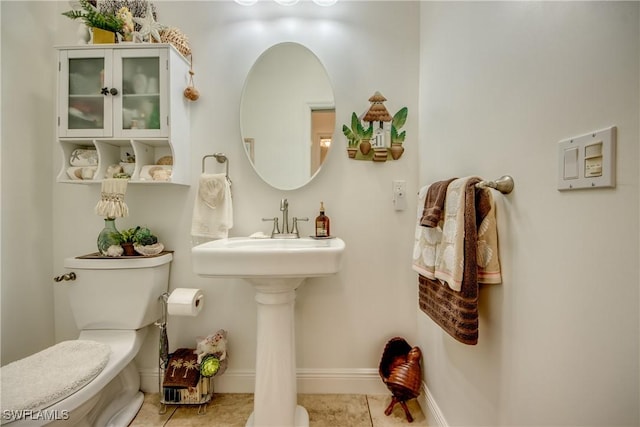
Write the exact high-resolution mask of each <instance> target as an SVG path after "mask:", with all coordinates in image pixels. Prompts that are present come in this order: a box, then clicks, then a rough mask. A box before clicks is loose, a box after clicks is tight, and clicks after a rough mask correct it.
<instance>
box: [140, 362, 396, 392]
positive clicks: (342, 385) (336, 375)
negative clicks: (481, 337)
mask: <svg viewBox="0 0 640 427" xmlns="http://www.w3.org/2000/svg"><path fill="white" fill-rule="evenodd" d="M158 372H159V371H158V369H144V370H141V371H140V389H141V390H142V391H144V392H147V393H157V392H158V390H159V387H158ZM297 377H298V393H308V394H324V393H336V394H386V393H388V390H387V388H386V387H385V385H384V384H383V383H382V380H381V379H380V376H379V374H378V370H377V369H373V368H361V369H357V368H356V369H298V370H297ZM254 385H255V371H254V370H252V369H227V371H226V372H225V373H224V375H222V376H220V378H215V379H214V388H215V391H216V392H218V393H253V389H254Z"/></svg>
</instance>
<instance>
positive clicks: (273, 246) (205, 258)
mask: <svg viewBox="0 0 640 427" xmlns="http://www.w3.org/2000/svg"><path fill="white" fill-rule="evenodd" d="M344 248H345V243H344V241H343V240H342V239H339V238H331V239H313V238H310V237H302V238H299V239H253V238H249V237H232V238H229V239H220V240H214V241H211V242H207V243H203V244H201V245H198V246H195V247H193V248H192V249H191V259H192V263H193V271H194V272H195V273H196V274H199V275H201V276H210V277H238V278H246V279H250V278H260V277H263V278H287V277H317V276H326V275H330V274H335V273H337V272H338V271H339V270H340V261H341V259H342V253H343V252H344Z"/></svg>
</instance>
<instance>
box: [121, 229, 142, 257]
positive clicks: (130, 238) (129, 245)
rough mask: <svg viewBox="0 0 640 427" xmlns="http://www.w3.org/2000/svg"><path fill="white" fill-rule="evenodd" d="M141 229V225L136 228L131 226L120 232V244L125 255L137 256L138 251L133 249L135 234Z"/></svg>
mask: <svg viewBox="0 0 640 427" xmlns="http://www.w3.org/2000/svg"><path fill="white" fill-rule="evenodd" d="M138 230H140V226H138V227H135V228H129V229H128V230H123V231H121V232H120V241H121V243H120V246H122V249H123V250H124V255H126V256H135V255H138V253H137V252H136V251H135V249H133V244H134V242H135V235H136V233H137V231H138Z"/></svg>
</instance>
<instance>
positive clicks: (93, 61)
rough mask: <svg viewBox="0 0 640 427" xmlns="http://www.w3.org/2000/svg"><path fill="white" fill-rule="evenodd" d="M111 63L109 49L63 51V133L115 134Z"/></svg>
mask: <svg viewBox="0 0 640 427" xmlns="http://www.w3.org/2000/svg"><path fill="white" fill-rule="evenodd" d="M110 62H111V61H110V57H109V56H108V55H107V54H106V52H104V51H100V50H93V51H68V52H62V53H61V57H60V80H61V81H60V85H59V87H60V90H61V94H60V95H61V96H60V102H61V105H60V108H59V118H58V119H59V133H60V134H61V135H64V136H110V135H111V101H112V99H111V98H112V95H111V94H110V93H109V92H108V89H109V88H110V82H109V78H110V77H109V76H110V70H109V69H110ZM105 92H106V93H105Z"/></svg>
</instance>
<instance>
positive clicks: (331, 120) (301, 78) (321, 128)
mask: <svg viewBox="0 0 640 427" xmlns="http://www.w3.org/2000/svg"><path fill="white" fill-rule="evenodd" d="M240 126H241V134H242V138H243V142H244V147H245V151H246V154H247V158H248V159H249V161H250V162H251V164H252V165H253V168H254V170H255V171H256V173H257V174H258V175H259V176H260V177H261V178H262V179H263V180H264V181H265V182H266V183H267V184H269V185H271V186H272V187H275V188H277V189H280V190H294V189H296V188H300V187H302V186H304V185H305V184H307V183H308V182H309V181H310V180H311V179H312V178H313V177H314V176H315V175H316V174H317V173H318V171H319V170H320V167H321V166H322V163H323V162H324V160H325V158H326V156H327V154H328V152H329V149H330V147H331V143H332V140H333V131H334V127H335V101H334V97H333V88H332V87H331V83H330V82H329V76H328V75H327V72H326V70H325V69H324V67H323V65H322V63H321V62H320V60H319V59H318V58H317V57H316V56H315V55H314V54H313V52H311V51H310V50H309V49H307V48H306V47H304V46H302V45H300V44H297V43H290V42H287V43H280V44H277V45H275V46H272V47H270V48H269V49H267V50H266V51H265V52H264V53H263V54H262V55H260V57H259V58H258V60H257V61H256V63H255V64H254V65H253V67H252V68H251V71H250V72H249V75H248V76H247V81H246V82H245V85H244V90H243V92H242V99H241V102H240Z"/></svg>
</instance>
